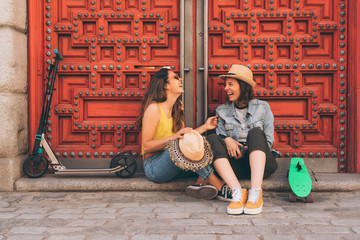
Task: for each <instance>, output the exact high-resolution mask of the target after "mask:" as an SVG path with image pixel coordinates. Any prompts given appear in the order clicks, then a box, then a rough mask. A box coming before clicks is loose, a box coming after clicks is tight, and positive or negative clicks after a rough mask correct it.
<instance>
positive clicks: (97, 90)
mask: <svg viewBox="0 0 360 240" xmlns="http://www.w3.org/2000/svg"><path fill="white" fill-rule="evenodd" d="M32 4H33V8H32V10H33V11H34V12H32V11H31V14H32V15H35V11H39V10H38V9H36V7H35V6H34V5H36V4H37V3H35V2H34V3H32ZM178 5H179V3H178V1H164V0H155V1H139V0H128V1H115V0H103V1H90V0H46V1H45V3H44V5H39V7H43V8H41V10H40V11H39V12H41V14H42V15H43V21H41V20H38V22H37V23H40V24H42V28H43V35H42V36H33V38H32V39H31V40H32V41H36V40H38V41H43V42H44V45H43V46H42V47H41V48H42V50H43V56H39V57H41V58H42V60H43V62H42V67H43V70H42V72H41V74H39V76H41V78H42V79H44V76H45V74H46V73H45V71H44V69H46V67H47V66H48V64H49V63H50V60H51V57H52V50H53V49H55V48H57V49H59V51H60V53H61V54H62V55H63V57H64V59H63V60H62V61H60V69H59V71H58V78H57V82H56V87H55V88H56V89H57V90H56V91H55V94H54V97H53V101H52V109H51V116H50V117H49V121H48V128H47V140H48V141H49V142H50V144H51V146H52V149H53V151H54V152H55V154H56V156H57V157H59V158H97V157H102V158H105V157H112V156H114V154H116V153H117V152H120V151H126V150H133V154H134V156H138V153H139V152H140V141H141V139H140V138H141V136H140V134H139V130H138V129H136V127H135V124H134V123H135V120H136V118H137V116H138V114H139V111H140V105H141V99H142V98H143V95H144V92H145V90H146V87H147V85H148V83H149V81H150V79H151V75H152V74H153V73H154V72H155V71H157V67H162V66H164V65H168V66H170V67H171V69H172V70H174V71H178V70H179V46H180V44H179V8H178ZM42 9H43V10H42ZM34 21H36V20H34ZM34 24H35V23H34ZM33 28H34V26H33ZM34 38H35V39H34ZM30 81H32V83H31V84H30V85H31V86H34V87H32V96H34V97H33V98H32V99H33V100H32V101H31V102H30V104H31V105H33V106H38V107H37V110H36V112H31V113H30V114H31V121H34V122H35V121H38V117H39V109H40V106H41V105H40V104H41V98H40V97H35V95H41V94H42V92H43V91H44V89H45V88H44V82H41V81H40V79H39V78H33V79H31V80H30ZM40 82H41V83H40ZM31 126H32V127H31V128H30V130H31V131H30V135H31V136H34V133H35V130H36V129H35V126H37V125H36V124H31ZM31 140H32V138H31ZM30 144H31V145H32V143H30Z"/></svg>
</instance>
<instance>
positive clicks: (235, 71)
mask: <svg viewBox="0 0 360 240" xmlns="http://www.w3.org/2000/svg"><path fill="white" fill-rule="evenodd" d="M219 78H221V79H224V80H225V79H226V78H235V79H238V80H241V81H243V82H246V83H248V84H249V85H250V86H251V87H255V86H256V82H255V81H254V79H253V73H252V71H251V70H250V69H249V68H248V67H245V66H244V65H238V64H233V65H232V66H231V68H230V70H229V72H228V73H227V74H225V75H220V76H219Z"/></svg>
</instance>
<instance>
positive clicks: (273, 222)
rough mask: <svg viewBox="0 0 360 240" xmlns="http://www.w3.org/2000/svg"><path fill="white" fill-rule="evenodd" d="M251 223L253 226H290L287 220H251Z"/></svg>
mask: <svg viewBox="0 0 360 240" xmlns="http://www.w3.org/2000/svg"><path fill="white" fill-rule="evenodd" d="M252 222H253V224H254V225H255V226H271V225H290V222H289V220H286V219H279V218H270V219H253V220H252Z"/></svg>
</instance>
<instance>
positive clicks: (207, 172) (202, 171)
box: [196, 165, 214, 180]
mask: <svg viewBox="0 0 360 240" xmlns="http://www.w3.org/2000/svg"><path fill="white" fill-rule="evenodd" d="M196 173H197V174H198V175H199V176H200V177H201V178H202V179H203V180H206V179H208V177H209V176H210V175H211V174H213V173H214V168H213V167H212V166H211V165H207V166H206V167H204V168H202V169H199V170H197V171H196Z"/></svg>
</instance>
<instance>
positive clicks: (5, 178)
mask: <svg viewBox="0 0 360 240" xmlns="http://www.w3.org/2000/svg"><path fill="white" fill-rule="evenodd" d="M25 158H26V156H25V155H23V156H18V157H15V158H0V191H13V190H14V183H15V181H16V180H17V179H19V178H20V177H21V175H22V170H21V169H22V163H23V162H24V160H25Z"/></svg>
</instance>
